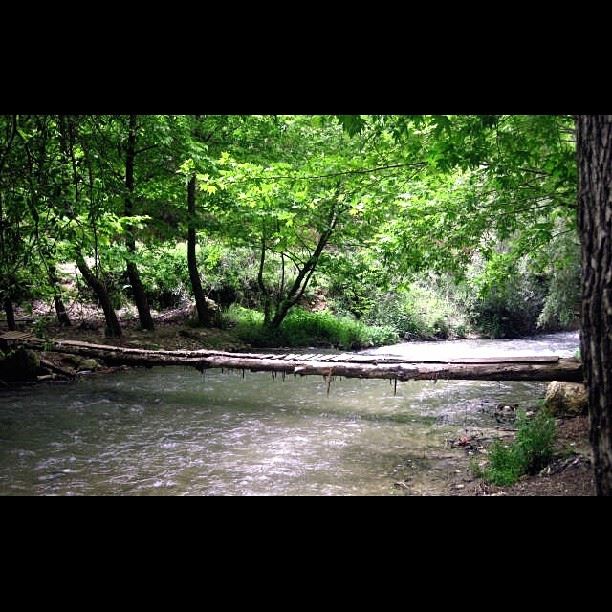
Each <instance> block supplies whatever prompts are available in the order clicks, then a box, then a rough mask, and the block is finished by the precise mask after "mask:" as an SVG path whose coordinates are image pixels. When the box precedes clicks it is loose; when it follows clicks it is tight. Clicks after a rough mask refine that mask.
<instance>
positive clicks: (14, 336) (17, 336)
mask: <svg viewBox="0 0 612 612" xmlns="http://www.w3.org/2000/svg"><path fill="white" fill-rule="evenodd" d="M31 337H32V332H19V331H8V332H4V333H2V334H0V340H25V339H26V338H31Z"/></svg>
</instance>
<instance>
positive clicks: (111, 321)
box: [76, 254, 121, 338]
mask: <svg viewBox="0 0 612 612" xmlns="http://www.w3.org/2000/svg"><path fill="white" fill-rule="evenodd" d="M76 265H77V268H78V269H79V272H80V273H81V274H82V275H83V278H84V279H85V282H86V283H87V284H88V285H89V286H90V287H91V289H92V291H93V292H94V293H95V294H96V297H97V298H98V301H99V302H100V306H101V307H102V310H103V312H104V318H105V319H106V336H107V337H108V338H121V325H120V324H119V319H118V318H117V313H116V312H115V310H114V309H113V305H112V304H111V301H110V297H109V295H108V291H107V290H106V287H105V286H104V285H103V284H102V283H101V282H100V281H99V280H98V278H97V277H96V275H95V274H94V273H93V272H92V271H91V270H90V269H89V266H88V265H87V263H86V262H85V260H84V259H83V257H82V255H80V254H79V255H78V256H77V260H76Z"/></svg>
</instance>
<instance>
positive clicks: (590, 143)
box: [577, 115, 612, 495]
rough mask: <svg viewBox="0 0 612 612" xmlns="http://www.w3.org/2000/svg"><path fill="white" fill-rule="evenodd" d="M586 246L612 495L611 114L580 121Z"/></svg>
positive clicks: (601, 471) (604, 478) (595, 411)
mask: <svg viewBox="0 0 612 612" xmlns="http://www.w3.org/2000/svg"><path fill="white" fill-rule="evenodd" d="M577 144H578V168H579V172H580V187H579V188H580V191H579V223H580V236H581V241H582V314H581V316H582V334H581V346H580V351H581V356H582V360H583V363H584V373H585V381H586V386H587V389H588V395H589V416H590V422H591V431H590V439H591V445H592V447H593V466H594V469H595V485H596V488H597V493H598V494H599V495H612V115H580V116H579V117H578V120H577Z"/></svg>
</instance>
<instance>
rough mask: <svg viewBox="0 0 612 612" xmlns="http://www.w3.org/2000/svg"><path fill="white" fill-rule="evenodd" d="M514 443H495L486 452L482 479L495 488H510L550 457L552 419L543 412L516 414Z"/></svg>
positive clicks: (552, 442)
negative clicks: (486, 460)
mask: <svg viewBox="0 0 612 612" xmlns="http://www.w3.org/2000/svg"><path fill="white" fill-rule="evenodd" d="M516 423H517V427H518V429H517V432H516V436H515V439H514V441H513V442H512V444H510V445H506V444H504V443H503V442H501V441H500V440H496V441H495V442H494V443H493V444H492V445H491V448H490V450H489V465H488V466H487V467H486V468H485V470H484V478H485V480H487V481H488V482H491V483H493V484H495V485H499V486H503V487H506V486H510V485H513V484H514V483H515V482H516V481H517V480H518V479H519V478H520V477H521V476H522V475H523V474H535V473H537V472H538V471H540V470H541V469H542V468H543V467H545V466H546V465H547V464H548V463H549V461H550V459H551V458H552V453H553V445H554V441H555V435H556V424H555V419H554V418H553V417H551V416H549V415H548V414H546V413H545V412H544V411H540V412H538V413H537V414H536V415H535V416H534V417H533V418H531V419H530V418H528V417H527V415H526V413H525V411H523V410H521V411H519V412H518V415H517V419H516Z"/></svg>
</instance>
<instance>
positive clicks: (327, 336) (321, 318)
mask: <svg viewBox="0 0 612 612" xmlns="http://www.w3.org/2000/svg"><path fill="white" fill-rule="evenodd" d="M226 322H227V323H229V324H230V325H233V326H234V332H235V334H236V335H237V336H238V337H239V338H240V339H241V340H242V341H243V342H248V343H249V344H251V345H252V346H256V347H274V346H289V347H306V346H333V347H337V348H340V349H353V350H355V349H361V348H364V347H368V346H381V345H384V344H391V343H393V342H397V341H398V337H397V334H396V333H395V331H394V330H393V329H392V328H391V327H389V326H370V325H365V324H364V323H361V322H360V321H356V320H355V319H352V318H350V317H336V316H334V315H332V314H331V313H329V312H308V311H305V310H301V309H295V310H294V311H292V312H291V313H290V314H289V315H288V316H287V318H286V319H285V320H284V321H283V323H282V325H281V327H280V328H279V329H277V330H269V329H266V328H264V326H263V315H262V314H261V313H260V312H256V311H254V310H248V309H246V308H242V307H240V306H232V307H231V308H230V310H229V312H228V313H227V315H226Z"/></svg>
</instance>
